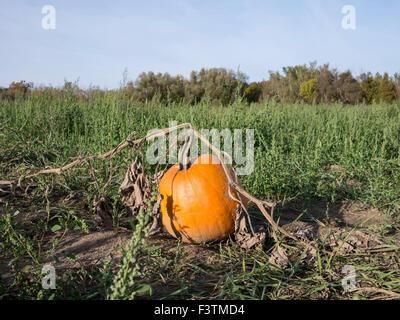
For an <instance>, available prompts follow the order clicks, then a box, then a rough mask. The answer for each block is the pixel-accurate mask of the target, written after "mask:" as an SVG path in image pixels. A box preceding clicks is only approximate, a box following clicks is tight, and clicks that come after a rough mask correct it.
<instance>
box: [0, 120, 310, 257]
mask: <svg viewBox="0 0 400 320" xmlns="http://www.w3.org/2000/svg"><path fill="white" fill-rule="evenodd" d="M180 129H188V130H186V139H185V143H184V145H183V146H182V147H181V149H180V150H181V151H180V154H179V158H180V159H179V163H183V164H184V163H185V161H186V162H187V159H188V151H189V149H190V147H191V143H192V138H193V136H196V137H197V138H198V139H200V140H201V141H202V142H203V143H205V145H207V146H208V147H209V148H210V149H211V150H212V151H213V153H214V154H215V155H216V157H217V158H218V160H219V162H220V164H221V166H222V169H223V172H224V174H225V176H226V179H227V182H228V193H229V196H230V197H231V198H232V199H234V200H235V201H236V202H237V203H238V206H237V211H236V220H235V226H234V228H235V230H234V233H235V238H236V241H237V243H238V244H239V245H240V246H241V247H242V248H246V249H248V248H252V247H254V246H257V245H263V244H264V242H265V240H266V235H267V230H266V229H265V228H257V229H256V228H254V227H253V226H252V223H251V220H250V216H249V213H248V210H247V205H245V204H244V202H246V203H247V201H251V202H253V203H254V204H255V205H256V206H257V207H258V209H259V210H260V211H261V213H262V214H263V216H264V217H265V219H266V220H267V222H268V224H269V226H270V227H271V232H270V234H271V236H272V237H273V239H274V240H275V245H276V246H275V252H274V255H275V257H274V258H275V260H272V263H274V262H275V264H279V265H285V264H286V263H285V262H286V261H287V257H286V254H285V251H284V249H283V248H282V247H281V246H280V245H279V239H278V234H279V233H280V234H283V235H285V236H286V237H288V238H290V239H292V240H294V241H296V242H297V243H298V244H300V245H301V246H303V247H305V248H306V249H309V250H310V251H311V252H315V250H316V249H315V247H314V246H313V245H312V244H311V243H307V242H305V241H303V240H301V239H299V238H298V237H296V236H294V235H293V234H291V233H289V232H287V231H286V230H284V229H282V228H281V227H280V226H279V225H278V224H277V223H275V221H274V220H273V212H274V207H275V204H274V203H269V202H266V201H262V200H260V199H257V198H256V197H254V196H253V195H251V194H250V193H248V192H247V191H246V190H244V188H243V187H242V186H241V184H240V182H239V180H238V178H237V175H236V173H235V170H234V169H233V167H232V166H230V165H228V164H226V162H225V160H224V159H225V157H230V156H229V155H228V154H227V153H225V152H223V151H221V150H219V149H218V148H216V147H215V146H214V145H213V144H211V143H210V142H209V141H208V139H207V138H205V137H204V136H203V135H202V134H201V133H200V132H199V131H197V130H196V129H195V128H194V126H193V125H192V124H191V123H183V124H179V125H176V126H173V127H170V128H164V129H160V130H157V131H155V132H152V133H150V134H148V135H146V136H144V137H142V138H139V139H136V140H132V137H133V136H134V135H136V132H132V133H131V134H129V135H128V137H127V138H126V139H125V141H123V142H121V143H120V144H119V145H118V146H117V147H116V148H114V149H112V150H110V151H108V152H106V153H104V154H101V155H92V156H79V157H78V158H77V159H76V160H75V161H73V162H71V163H69V164H67V165H65V166H63V167H60V168H54V169H44V170H40V171H39V172H37V173H34V174H31V175H27V176H21V177H20V178H19V179H18V180H15V181H0V191H2V192H6V191H9V192H11V193H14V192H15V190H16V189H18V188H22V182H23V181H24V180H27V179H32V178H34V177H36V176H38V175H42V174H58V175H62V174H63V173H64V172H65V171H67V170H70V169H72V168H73V167H75V166H77V165H79V164H81V163H83V162H89V163H90V162H91V161H92V160H95V159H110V168H112V162H111V161H112V158H113V157H114V156H115V155H116V154H118V153H120V152H121V151H123V150H125V149H127V148H132V149H133V148H135V151H136V153H137V154H139V155H140V156H141V159H139V157H138V156H136V157H135V158H134V159H133V161H132V163H131V165H130V166H129V168H128V170H127V172H126V175H125V178H124V180H123V183H122V184H121V186H120V188H119V191H118V193H119V195H120V196H121V197H122V202H123V204H124V205H125V207H126V208H127V210H128V211H129V212H130V213H132V214H133V213H134V212H135V211H137V210H138V209H142V210H146V211H147V209H148V203H149V201H148V200H149V199H150V198H151V194H152V188H151V183H154V184H156V185H157V186H158V185H159V183H160V178H161V177H162V176H163V174H164V172H165V170H166V169H165V170H164V171H162V172H159V171H158V169H159V165H160V162H159V163H158V164H157V167H156V172H155V174H154V176H153V179H152V181H149V179H148V178H147V176H146V174H145V172H144V159H143V158H144V157H143V154H142V152H141V150H140V145H141V144H142V143H143V142H145V141H147V140H151V139H154V138H157V137H161V136H166V135H168V134H170V133H171V132H173V131H178V130H180ZM178 144H179V142H178V137H176V140H175V141H173V143H172V144H171V145H170V147H169V149H168V150H167V153H168V152H169V150H170V149H171V148H173V147H174V146H176V145H178ZM132 154H133V153H132ZM92 171H93V170H92ZM92 176H93V174H92ZM108 183H109V181H108V182H107V184H108ZM107 184H106V185H107ZM102 189H103V190H104V187H103V188H102ZM157 193H158V197H157V198H158V200H157V202H156V203H155V204H154V206H153V215H154V217H153V218H154V221H153V224H152V226H151V229H150V231H149V235H154V234H157V233H159V232H161V231H162V230H163V225H162V213H161V210H160V202H161V200H162V196H160V191H159V188H158V190H157ZM109 201H110V200H109V199H107V198H106V197H104V196H99V197H96V198H95V200H94V203H93V209H94V212H95V213H96V214H97V215H98V216H100V217H101V218H102V220H103V223H104V224H105V226H106V227H110V215H109V213H108V211H109V207H110V205H109ZM268 211H269V212H268ZM279 260H280V261H279Z"/></svg>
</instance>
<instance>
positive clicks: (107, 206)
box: [93, 196, 113, 229]
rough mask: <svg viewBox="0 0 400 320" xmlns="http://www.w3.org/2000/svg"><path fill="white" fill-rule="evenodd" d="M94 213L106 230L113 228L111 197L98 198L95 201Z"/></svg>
mask: <svg viewBox="0 0 400 320" xmlns="http://www.w3.org/2000/svg"><path fill="white" fill-rule="evenodd" d="M93 213H94V214H95V215H96V218H97V219H96V220H98V222H100V224H101V225H103V226H104V227H105V228H106V229H112V228H113V220H112V206H111V199H110V198H109V197H104V196H103V197H100V198H99V199H97V197H95V198H94V200H93Z"/></svg>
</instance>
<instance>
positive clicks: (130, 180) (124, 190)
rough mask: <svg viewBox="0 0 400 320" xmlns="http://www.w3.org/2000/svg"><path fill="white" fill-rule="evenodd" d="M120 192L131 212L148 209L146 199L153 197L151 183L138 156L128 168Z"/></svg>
mask: <svg viewBox="0 0 400 320" xmlns="http://www.w3.org/2000/svg"><path fill="white" fill-rule="evenodd" d="M118 194H119V195H120V196H121V197H122V203H123V204H124V206H125V207H126V208H127V210H128V212H129V214H132V215H133V214H134V212H135V210H136V209H139V208H143V209H147V208H146V201H145V200H146V199H149V198H150V197H151V185H150V182H149V181H148V179H147V177H146V174H145V173H144V168H143V165H142V163H141V162H140V161H138V159H137V158H136V159H135V161H133V162H132V164H131V165H130V167H129V168H128V170H127V172H126V174H125V179H124V181H123V182H122V184H121V186H120V187H119V190H118Z"/></svg>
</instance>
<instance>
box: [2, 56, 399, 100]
mask: <svg viewBox="0 0 400 320" xmlns="http://www.w3.org/2000/svg"><path fill="white" fill-rule="evenodd" d="M123 82H124V83H123V84H121V86H120V88H118V89H112V90H105V89H100V88H98V87H91V88H89V89H86V90H83V89H81V88H79V86H78V84H77V83H72V82H67V81H66V82H65V84H64V86H62V87H58V88H57V87H52V86H40V87H34V85H33V83H29V82H26V81H23V80H22V81H18V82H12V83H11V84H10V85H9V87H8V88H0V100H2V99H6V100H14V99H17V98H18V97H19V98H26V97H29V96H39V97H48V98H50V99H56V98H61V99H64V98H65V97H67V96H68V97H70V96H71V95H72V96H74V97H76V98H77V99H90V98H91V97H94V96H102V97H104V96H106V97H109V98H114V97H116V96H118V97H120V98H121V97H122V98H124V99H127V100H133V101H138V102H143V103H146V102H150V101H153V100H157V101H159V102H163V103H176V104H179V103H184V104H195V103H198V102H200V101H204V100H207V101H208V102H210V103H212V104H222V105H228V104H232V103H233V102H234V101H237V100H238V99H239V100H240V101H245V102H247V103H261V102H263V101H265V100H273V101H277V102H282V103H295V102H302V103H309V104H318V103H335V102H339V103H343V104H358V103H365V104H371V103H374V102H375V103H379V102H385V103H393V102H395V101H398V100H400V74H399V73H395V74H394V75H393V76H389V75H388V73H384V74H380V73H376V74H375V75H373V74H372V73H370V72H368V73H363V74H361V75H359V76H358V77H354V76H353V75H352V73H351V72H350V71H344V72H339V71H338V70H337V69H331V68H330V67H329V64H324V65H321V66H317V64H316V62H312V63H309V64H308V65H297V66H294V67H291V66H289V67H284V68H282V71H280V72H273V71H270V72H269V79H268V80H263V81H259V82H250V83H249V82H248V77H247V75H246V74H244V73H242V72H240V71H238V72H234V71H233V70H227V69H225V68H210V69H205V68H203V69H201V70H200V71H192V72H191V74H190V77H189V79H186V78H184V77H183V76H181V75H176V76H172V75H170V74H169V73H154V72H151V71H150V72H143V73H141V74H140V75H139V76H138V78H137V79H136V80H135V81H125V80H124V81H123Z"/></svg>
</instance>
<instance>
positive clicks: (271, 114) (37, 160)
mask: <svg viewBox="0 0 400 320" xmlns="http://www.w3.org/2000/svg"><path fill="white" fill-rule="evenodd" d="M5 120H10V122H9V123H8V124H7V126H8V129H9V130H7V129H3V134H5V136H4V137H1V138H0V139H1V142H0V151H1V152H0V163H1V164H2V170H1V171H0V175H4V174H6V173H7V172H9V171H10V170H11V169H10V167H12V168H20V167H23V168H22V169H21V170H28V171H31V172H32V171H35V170H37V169H39V168H43V167H45V166H52V167H55V166H60V165H62V164H65V163H67V162H68V161H70V160H71V158H72V157H76V156H77V155H78V154H79V152H81V151H85V152H89V151H90V152H91V153H100V152H105V151H107V150H109V149H111V148H113V147H115V146H116V145H117V144H118V143H119V142H120V141H122V140H123V139H125V137H126V136H127V134H128V133H130V132H132V131H136V132H137V136H138V137H140V136H143V135H144V134H146V133H147V132H148V130H150V129H154V128H164V127H168V125H169V122H170V121H172V120H175V121H177V122H178V123H182V122H191V123H192V124H193V125H194V126H195V127H196V128H198V129H202V128H207V129H211V128H216V129H218V130H221V129H224V128H229V129H236V128H242V129H244V128H250V129H254V130H255V131H254V132H255V158H254V159H255V168H254V171H253V172H252V173H251V174H250V175H248V176H244V177H242V181H243V184H244V186H245V188H246V189H247V190H249V191H250V192H251V193H253V194H255V195H256V196H258V197H261V198H265V199H274V200H284V199H288V198H301V199H311V198H317V199H322V200H326V201H332V202H333V201H336V200H338V199H359V200H361V201H363V202H366V203H368V204H371V205H373V206H375V207H379V208H380V209H383V210H387V211H389V212H394V211H396V210H397V209H398V208H399V205H400V192H399V190H400V145H399V141H400V105H399V104H392V105H387V104H375V105H356V106H347V105H341V104H333V105H303V104H294V105H282V104H277V103H272V102H271V103H270V102H266V103H264V104H261V105H250V106H248V105H247V104H241V103H236V104H235V105H234V106H228V107H222V106H212V105H209V104H207V103H205V102H204V103H200V104H197V105H194V106H190V105H173V104H169V105H161V104H159V103H158V102H157V101H153V102H151V103H148V104H141V103H137V102H134V101H127V100H126V99H123V98H122V97H116V98H114V99H111V98H108V97H104V98H102V97H91V98H90V99H89V100H88V101H77V100H76V99H75V98H74V97H72V96H71V97H67V99H65V100H63V101H62V100H53V101H51V100H49V99H46V98H43V97H30V98H28V99H27V100H16V101H13V102H7V101H0V122H2V121H5ZM18 146H20V147H18ZM126 157H127V154H121V155H118V156H117V162H118V161H119V162H120V163H121V167H120V169H119V170H120V176H121V179H122V178H123V173H124V170H125V169H126V167H124V164H125V162H126ZM99 165H100V166H101V164H99ZM329 165H337V166H341V167H343V168H344V171H343V170H341V171H332V172H327V170H326V167H327V166H329ZM106 168H107V165H105V166H104V170H106ZM150 169H151V168H150ZM75 179H76V181H77V182H79V181H81V183H84V182H82V180H83V177H82V175H81V174H80V175H76V176H75ZM349 181H350V182H349Z"/></svg>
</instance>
